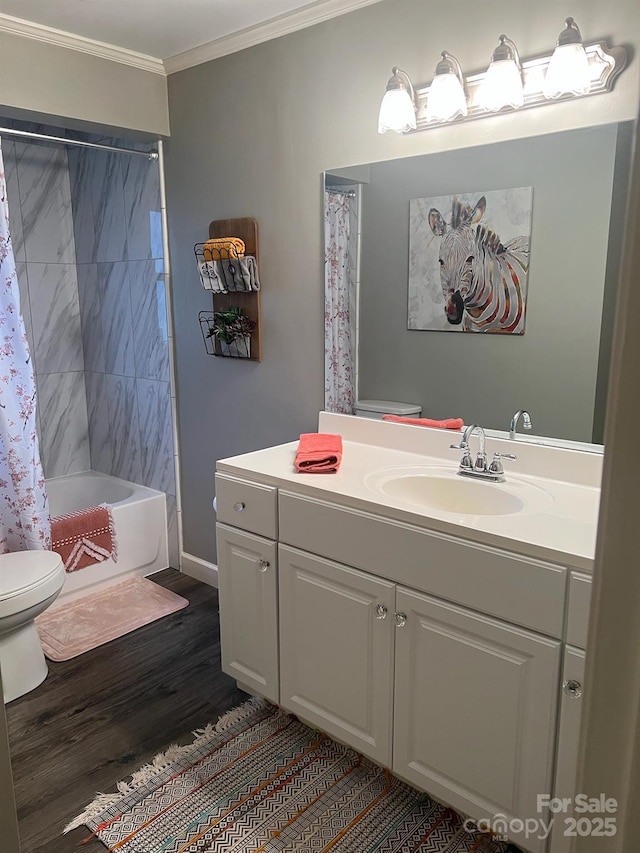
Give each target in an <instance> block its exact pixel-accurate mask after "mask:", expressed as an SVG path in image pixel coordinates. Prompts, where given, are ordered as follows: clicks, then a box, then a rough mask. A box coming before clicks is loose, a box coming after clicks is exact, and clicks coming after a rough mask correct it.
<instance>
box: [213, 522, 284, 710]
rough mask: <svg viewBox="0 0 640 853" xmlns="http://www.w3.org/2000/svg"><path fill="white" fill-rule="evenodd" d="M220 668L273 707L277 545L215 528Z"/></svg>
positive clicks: (276, 697) (276, 696)
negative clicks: (270, 702)
mask: <svg viewBox="0 0 640 853" xmlns="http://www.w3.org/2000/svg"><path fill="white" fill-rule="evenodd" d="M216 531H217V533H216V535H217V542H218V586H219V590H218V591H219V599H220V641H221V644H222V669H223V671H224V672H226V673H227V674H228V675H231V676H232V677H233V678H235V679H236V680H237V681H239V682H240V684H241V685H242V686H243V687H247V688H249V689H250V690H252V691H255V692H256V693H257V694H259V695H260V696H265V697H266V698H267V699H270V700H271V701H272V702H278V700H279V690H278V578H277V564H276V545H275V542H271V541H269V540H268V539H261V538H260V537H259V536H253V535H252V534H251V533H242V532H240V531H238V530H234V528H232V527H226V526H225V525H224V524H217V525H216Z"/></svg>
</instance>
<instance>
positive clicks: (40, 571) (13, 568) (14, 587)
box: [0, 551, 62, 600]
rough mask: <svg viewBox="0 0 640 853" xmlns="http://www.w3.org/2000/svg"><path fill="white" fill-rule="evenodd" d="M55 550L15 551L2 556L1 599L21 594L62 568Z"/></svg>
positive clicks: (0, 573)
mask: <svg viewBox="0 0 640 853" xmlns="http://www.w3.org/2000/svg"><path fill="white" fill-rule="evenodd" d="M61 565H62V560H61V558H60V554H56V553H55V551H15V552H13V553H12V554H2V555H1V556H0V600H3V599H7V598H12V597H13V596H14V595H20V594H21V593H23V592H26V591H27V590H28V589H31V588H32V587H34V586H37V585H38V584H40V583H42V582H43V581H45V580H47V578H49V577H50V576H51V575H53V574H55V573H56V572H57V571H59V570H60V566H61Z"/></svg>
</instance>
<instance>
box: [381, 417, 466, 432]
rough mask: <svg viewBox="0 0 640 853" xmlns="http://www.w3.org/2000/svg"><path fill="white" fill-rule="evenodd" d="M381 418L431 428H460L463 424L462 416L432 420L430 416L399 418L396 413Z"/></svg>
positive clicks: (395, 422) (396, 422)
mask: <svg viewBox="0 0 640 853" xmlns="http://www.w3.org/2000/svg"><path fill="white" fill-rule="evenodd" d="M382 420H383V421H392V422H393V423H394V424H410V425H411V426H426V427H431V428H432V429H462V427H463V426H464V421H463V420H462V418H446V419H445V420H443V421H434V420H432V419H431V418H401V417H399V416H398V415H383V416H382Z"/></svg>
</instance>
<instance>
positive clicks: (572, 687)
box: [562, 678, 582, 699]
mask: <svg viewBox="0 0 640 853" xmlns="http://www.w3.org/2000/svg"><path fill="white" fill-rule="evenodd" d="M562 689H563V690H564V692H565V694H566V695H567V696H569V697H571V699H579V698H580V697H581V696H582V684H580V682H579V681H576V680H575V679H574V678H570V679H569V680H568V681H565V682H564V683H563V685H562Z"/></svg>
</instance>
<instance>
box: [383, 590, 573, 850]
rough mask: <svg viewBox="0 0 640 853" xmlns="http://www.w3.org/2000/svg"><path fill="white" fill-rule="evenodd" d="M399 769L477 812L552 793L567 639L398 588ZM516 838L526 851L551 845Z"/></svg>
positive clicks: (531, 808)
mask: <svg viewBox="0 0 640 853" xmlns="http://www.w3.org/2000/svg"><path fill="white" fill-rule="evenodd" d="M396 610H397V611H398V613H399V614H401V615H406V623H405V624H404V626H402V627H400V626H399V627H398V629H397V630H396V683H395V738H394V752H393V769H394V771H395V772H397V773H398V774H399V775H400V776H403V777H404V778H405V779H407V780H408V781H410V782H412V783H414V784H415V785H417V786H418V787H420V788H423V789H424V790H426V791H428V792H429V793H430V794H432V795H433V796H434V797H436V798H438V799H442V800H444V801H445V802H446V803H448V804H449V805H451V806H453V807H454V808H458V809H460V810H461V811H462V812H464V813H466V814H468V815H470V816H471V817H474V818H486V817H491V816H494V815H496V814H498V813H502V814H504V815H507V817H519V818H528V817H532V818H535V817H536V816H538V815H537V811H536V809H537V799H536V797H537V794H544V793H549V792H550V789H551V770H552V760H553V751H554V734H555V720H556V704H557V690H558V668H559V659H560V643H559V642H557V641H555V640H550V639H547V638H545V637H542V636H540V635H537V634H532V633H530V632H529V631H525V630H524V629H521V628H517V627H515V626H512V625H507V624H506V623H503V622H498V621H496V620H494V619H490V618H489V617H485V616H482V615H480V614H476V613H473V612H471V611H467V610H464V609H462V608H459V607H455V606H454V605H450V604H446V603H444V602H442V601H439V600H438V599H434V598H430V597H428V596H426V595H421V594H419V593H415V592H412V591H411V590H407V589H404V588H403V587H398V589H397V592H396ZM512 834H513V838H512V840H513V841H514V842H515V843H517V844H519V845H521V846H522V847H524V848H525V849H527V850H533V851H538V850H542V849H544V846H545V845H546V842H543V841H542V840H538V839H531V838H529V839H525V838H521V837H518V835H516V834H515V833H512Z"/></svg>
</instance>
